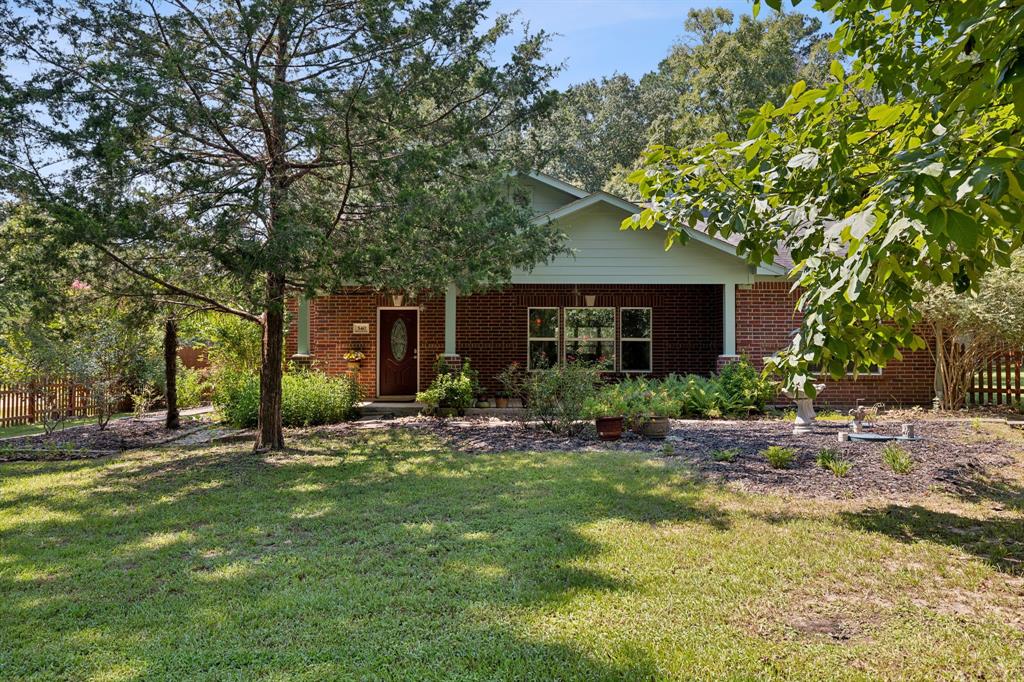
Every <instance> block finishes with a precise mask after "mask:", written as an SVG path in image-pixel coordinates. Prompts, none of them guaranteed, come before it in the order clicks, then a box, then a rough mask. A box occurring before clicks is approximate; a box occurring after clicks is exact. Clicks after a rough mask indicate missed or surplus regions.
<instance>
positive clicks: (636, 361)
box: [622, 341, 651, 372]
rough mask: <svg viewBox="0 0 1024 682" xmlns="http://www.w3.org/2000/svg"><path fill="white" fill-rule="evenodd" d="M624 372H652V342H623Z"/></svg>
mask: <svg viewBox="0 0 1024 682" xmlns="http://www.w3.org/2000/svg"><path fill="white" fill-rule="evenodd" d="M622 371H623V372H649V371H651V342H650V341H623V342H622Z"/></svg>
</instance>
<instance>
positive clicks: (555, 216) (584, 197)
mask: <svg viewBox="0 0 1024 682" xmlns="http://www.w3.org/2000/svg"><path fill="white" fill-rule="evenodd" d="M528 175H529V177H531V178H533V179H534V180H536V181H537V182H541V183H544V184H547V185H550V186H551V187H554V188H556V189H559V190H562V191H563V192H566V193H569V194H572V195H573V196H577V197H579V198H578V199H576V201H572V202H569V203H568V204H565V205H564V206H560V207H558V208H556V209H554V210H552V211H548V212H547V213H542V214H541V215H539V216H537V217H536V218H534V220H535V221H536V222H548V221H555V220H559V219H561V218H565V217H566V216H569V215H572V214H573V213H576V212H577V211H582V210H583V209H585V208H587V207H590V206H594V205H596V204H606V205H608V206H612V207H614V208H617V209H619V210H621V211H623V212H624V213H630V214H633V213H639V212H640V211H642V210H643V207H642V206H639V205H637V204H634V203H633V202H631V201H626V200H625V199H623V198H622V197H617V196H615V195H614V194H609V193H608V192H603V191H600V192H589V193H588V192H586V191H585V190H582V189H580V188H579V187H574V186H573V185H570V184H568V183H565V182H562V181H561V180H558V179H557V178H553V177H551V176H550V175H545V174H543V173H529V174H528ZM702 228H703V229H702ZM706 230H707V228H706V226H704V225H703V224H699V225H698V226H697V228H696V229H695V228H691V227H684V228H683V231H684V232H685V233H686V236H687V237H689V238H690V239H693V240H694V241H696V242H698V243H700V244H705V245H707V246H710V247H712V248H714V249H717V250H719V251H721V252H723V253H727V254H729V255H731V256H734V257H736V258H740V259H742V260H743V261H744V262H746V259H745V258H743V256H741V255H739V254H738V253H737V251H736V246H737V243H738V242H739V239H738V238H736V239H734V240H732V241H730V240H725V239H721V238H719V237H712V236H711V235H709V234H707V231H706ZM787 255H788V254H787ZM782 260H783V259H777V260H776V262H775V263H763V264H762V265H759V266H758V268H757V274H759V275H776V276H785V275H786V274H788V271H789V268H788V267H787V266H786V264H785V262H784V261H783V262H780V261H782ZM790 264H791V263H790Z"/></svg>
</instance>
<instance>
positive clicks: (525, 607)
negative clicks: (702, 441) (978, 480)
mask: <svg viewBox="0 0 1024 682" xmlns="http://www.w3.org/2000/svg"><path fill="white" fill-rule="evenodd" d="M292 444H293V445H296V446H298V447H299V449H297V450H292V451H290V452H289V453H288V454H286V455H280V456H273V457H261V456H255V455H252V454H251V453H250V452H249V451H248V448H247V446H245V445H230V446H220V447H216V448H209V447H207V448H196V449H191V450H186V451H181V450H177V451H169V450H168V451H155V452H148V453H134V454H131V455H128V456H124V457H121V458H115V459H105V460H90V461H80V462H50V463H17V464H7V465H0V589H2V599H0V678H2V679H5V680H7V679H25V678H33V679H69V680H71V679H73V680H80V679H97V680H134V679H168V680H184V679H218V680H219V679H273V680H284V679H307V680H321V679H332V678H342V679H350V678H356V679H365V678H369V679H479V680H493V679H521V680H538V679H580V680H597V679H619V678H628V679H645V678H652V679H653V678H656V679H665V678H676V679H693V678H731V679H754V678H758V679H769V678H795V679H825V678H830V679H839V678H851V679H863V678H875V677H905V678H914V679H933V678H936V677H944V678H950V677H958V676H962V677H986V678H990V679H1015V678H1016V679H1019V678H1020V677H1021V676H1022V675H1024V662H1022V653H1021V652H1022V651H1024V620H1022V619H1024V615H1022V592H1024V581H1022V578H1021V567H1022V564H1021V560H1022V558H1024V549H1022V548H1024V522H1022V516H1024V504H1021V499H1022V498H1021V488H1020V487H1019V486H1017V485H1016V484H1014V483H1003V484H1002V485H999V486H993V487H990V488H985V489H979V490H978V491H977V493H978V497H977V498H976V499H974V500H972V501H963V500H952V499H947V498H943V497H938V496H935V497H931V498H928V500H925V501H922V502H920V503H916V504H912V505H905V506H900V505H895V504H887V503H883V502H880V503H878V504H873V505H864V504H859V505H858V504H853V503H824V502H822V503H813V502H807V501H794V500H784V499H778V498H772V497H765V496H753V495H743V494H740V493H735V492H728V491H724V490H721V489H719V488H716V487H713V486H709V485H702V484H699V483H696V482H694V481H693V480H691V479H690V478H689V477H688V475H687V473H686V471H685V470H683V469H681V468H679V467H678V466H674V465H665V464H663V463H661V462H659V461H657V460H655V459H647V458H644V457H641V456H634V455H627V454H622V453H596V454H595V453H590V454H579V453H577V454H532V453H509V454H502V455H459V454H453V453H451V452H448V451H446V450H444V449H442V448H439V447H437V446H436V445H435V444H433V443H431V442H430V441H427V440H423V439H421V438H419V437H413V436H409V435H407V434H402V433H393V434H391V435H383V434H381V435H376V436H366V437H362V438H360V439H359V440H356V441H353V440H349V441H344V442H343V441H329V440H318V439H312V438H310V439H307V440H305V441H303V442H299V441H298V440H294V441H293V442H292ZM958 671H959V675H958Z"/></svg>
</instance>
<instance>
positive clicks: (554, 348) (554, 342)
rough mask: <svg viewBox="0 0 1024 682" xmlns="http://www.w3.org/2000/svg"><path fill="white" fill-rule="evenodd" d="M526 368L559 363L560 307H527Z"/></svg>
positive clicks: (545, 367) (542, 367) (538, 367)
mask: <svg viewBox="0 0 1024 682" xmlns="http://www.w3.org/2000/svg"><path fill="white" fill-rule="evenodd" d="M526 313H527V325H528V326H527V334H526V338H527V341H526V345H527V348H526V368H527V369H530V370H534V369H547V368H548V367H551V366H553V365H557V364H558V308H527V311H526Z"/></svg>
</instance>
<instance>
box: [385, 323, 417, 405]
mask: <svg viewBox="0 0 1024 682" xmlns="http://www.w3.org/2000/svg"><path fill="white" fill-rule="evenodd" d="M418 321H419V311H418V310H416V309H415V308H414V309H411V310H406V309H402V310H386V309H382V310H381V311H380V325H379V328H378V331H377V334H378V338H377V348H378V349H379V354H380V366H379V368H378V370H377V372H378V374H377V394H378V395H379V396H382V397H384V396H387V397H395V398H398V397H401V398H406V399H408V400H412V399H413V397H414V396H415V395H416V375H417V372H418V365H419V363H418V358H419V352H418V349H417V347H416V341H417V338H418V336H419V334H418V333H417V330H416V326H417V322H418Z"/></svg>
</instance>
